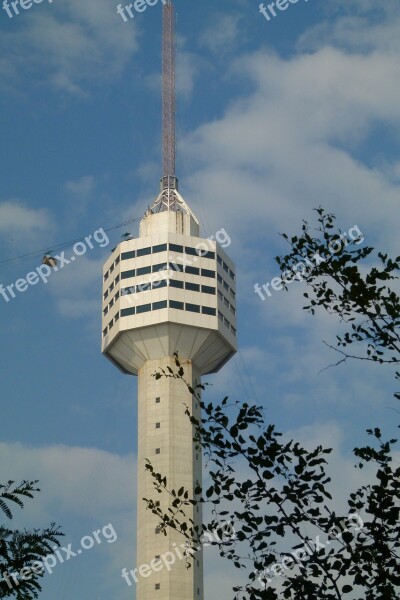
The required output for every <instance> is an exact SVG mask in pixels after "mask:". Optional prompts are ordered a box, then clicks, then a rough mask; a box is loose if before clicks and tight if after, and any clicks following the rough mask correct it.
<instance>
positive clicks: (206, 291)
mask: <svg viewBox="0 0 400 600" xmlns="http://www.w3.org/2000/svg"><path fill="white" fill-rule="evenodd" d="M201 291H202V292H203V293H204V294H212V295H213V296H215V287H211V286H209V285H202V286H201Z"/></svg>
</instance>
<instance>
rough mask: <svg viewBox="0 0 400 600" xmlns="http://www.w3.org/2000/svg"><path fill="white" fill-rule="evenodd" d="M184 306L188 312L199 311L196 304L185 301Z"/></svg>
mask: <svg viewBox="0 0 400 600" xmlns="http://www.w3.org/2000/svg"><path fill="white" fill-rule="evenodd" d="M185 308H186V310H188V311H190V312H196V313H199V312H200V306H199V305H198V304H188V303H186V305H185Z"/></svg>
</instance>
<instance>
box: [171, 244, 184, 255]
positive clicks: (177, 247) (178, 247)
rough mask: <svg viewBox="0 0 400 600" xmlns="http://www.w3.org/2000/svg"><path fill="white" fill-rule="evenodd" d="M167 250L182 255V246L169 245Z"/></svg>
mask: <svg viewBox="0 0 400 600" xmlns="http://www.w3.org/2000/svg"><path fill="white" fill-rule="evenodd" d="M169 249H170V250H172V251H173V252H181V253H183V246H179V245H178V244H170V245H169Z"/></svg>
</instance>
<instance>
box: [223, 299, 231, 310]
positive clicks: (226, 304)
mask: <svg viewBox="0 0 400 600" xmlns="http://www.w3.org/2000/svg"><path fill="white" fill-rule="evenodd" d="M224 304H225V306H227V307H228V308H229V307H230V304H229V302H228V300H227V299H226V298H225V296H224Z"/></svg>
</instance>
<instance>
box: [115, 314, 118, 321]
mask: <svg viewBox="0 0 400 600" xmlns="http://www.w3.org/2000/svg"><path fill="white" fill-rule="evenodd" d="M118 319H119V312H117V314H116V315H115V322H117V321H118Z"/></svg>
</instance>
